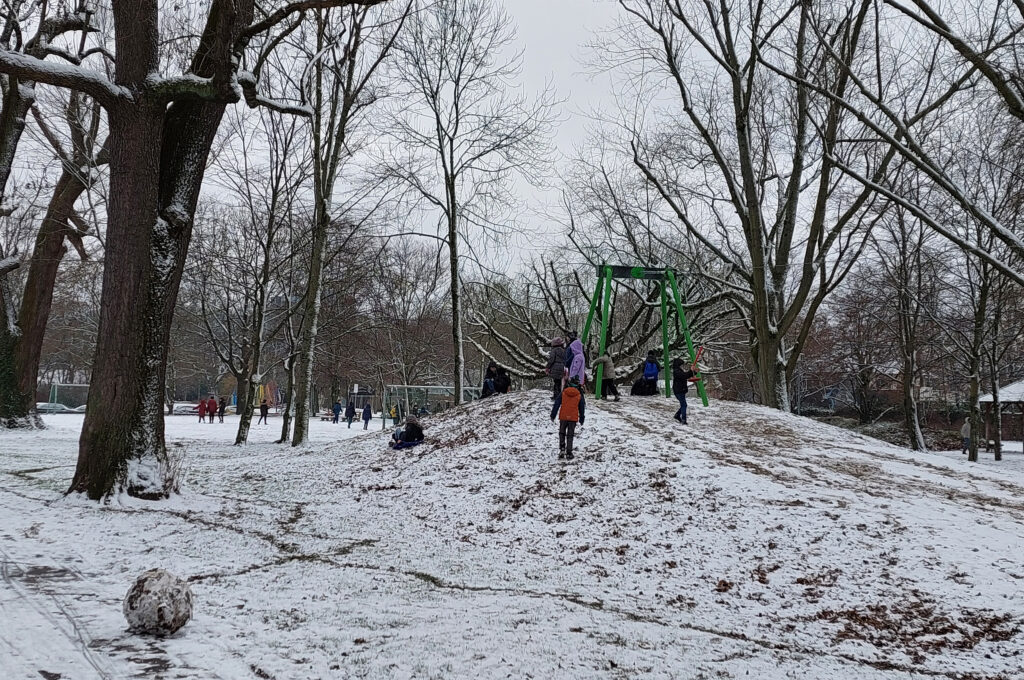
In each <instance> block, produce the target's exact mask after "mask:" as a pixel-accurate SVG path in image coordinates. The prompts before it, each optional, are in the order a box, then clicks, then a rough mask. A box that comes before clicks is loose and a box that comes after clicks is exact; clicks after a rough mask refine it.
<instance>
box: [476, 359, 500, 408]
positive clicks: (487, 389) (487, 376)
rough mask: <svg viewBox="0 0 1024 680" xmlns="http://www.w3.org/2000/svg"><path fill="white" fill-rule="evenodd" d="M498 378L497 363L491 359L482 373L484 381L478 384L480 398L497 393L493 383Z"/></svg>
mask: <svg viewBox="0 0 1024 680" xmlns="http://www.w3.org/2000/svg"><path fill="white" fill-rule="evenodd" d="M497 379H498V365H497V364H496V363H494V362H493V361H492V362H491V363H490V365H489V366H487V372H486V373H484V382H483V385H481V386H480V398H481V399H483V398H485V397H489V396H491V395H492V394H497V393H498V390H497V388H496V387H495V385H494V381H495V380H497Z"/></svg>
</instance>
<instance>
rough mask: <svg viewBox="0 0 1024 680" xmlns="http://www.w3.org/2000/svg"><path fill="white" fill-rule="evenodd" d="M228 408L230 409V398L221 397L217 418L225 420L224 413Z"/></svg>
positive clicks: (221, 420)
mask: <svg viewBox="0 0 1024 680" xmlns="http://www.w3.org/2000/svg"><path fill="white" fill-rule="evenodd" d="M227 410H228V400H227V399H225V398H224V397H221V398H220V401H219V402H218V403H217V418H218V419H219V420H220V422H222V423H223V422H224V413H225V412H226V411H227Z"/></svg>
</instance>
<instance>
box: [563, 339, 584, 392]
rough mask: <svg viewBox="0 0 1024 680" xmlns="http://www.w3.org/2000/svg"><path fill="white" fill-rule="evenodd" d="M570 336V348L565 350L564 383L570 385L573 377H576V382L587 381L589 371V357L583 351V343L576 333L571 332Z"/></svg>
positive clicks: (581, 383) (582, 382)
mask: <svg viewBox="0 0 1024 680" xmlns="http://www.w3.org/2000/svg"><path fill="white" fill-rule="evenodd" d="M569 337H570V338H571V342H570V343H569V349H567V350H566V351H565V376H564V382H563V385H568V384H569V381H570V380H571V379H572V378H576V382H578V383H579V384H580V385H583V384H584V383H586V381H587V378H586V373H587V357H586V355H585V354H584V353H583V343H582V342H580V339H579V338H577V337H576V334H575V333H570V334H569Z"/></svg>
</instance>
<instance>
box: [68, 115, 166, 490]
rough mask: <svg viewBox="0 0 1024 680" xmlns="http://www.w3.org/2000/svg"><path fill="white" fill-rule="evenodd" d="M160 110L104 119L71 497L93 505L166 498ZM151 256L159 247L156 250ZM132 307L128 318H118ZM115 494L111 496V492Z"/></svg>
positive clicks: (163, 232)
mask: <svg viewBox="0 0 1024 680" xmlns="http://www.w3.org/2000/svg"><path fill="white" fill-rule="evenodd" d="M163 117H164V112H163V109H162V107H156V106H150V107H142V106H140V107H124V108H122V109H115V110H113V111H111V112H110V115H109V125H110V137H111V145H110V153H111V157H110V170H111V172H110V202H109V203H108V206H107V214H108V223H107V243H106V255H105V259H106V263H107V264H106V266H105V267H104V269H103V295H102V300H101V307H100V323H99V332H98V336H97V341H96V355H95V356H96V358H95V361H94V363H93V372H92V380H91V388H90V390H89V400H88V406H87V409H86V416H85V422H84V424H83V426H82V434H81V439H80V441H79V454H78V466H77V469H76V471H75V477H74V479H73V480H72V482H71V488H70V489H69V491H71V492H85V493H86V494H87V495H88V496H89V497H90V498H93V499H100V498H103V497H105V496H107V495H109V494H110V493H111V492H113V491H115V487H119V486H123V489H124V490H125V491H126V492H127V493H128V494H129V495H133V496H138V497H141V498H162V497H166V496H167V495H168V493H169V492H170V490H171V489H170V480H169V479H168V474H167V472H168V469H167V451H166V448H165V446H164V436H163V435H164V420H163V408H162V406H163V392H164V389H163V388H164V381H163V375H164V364H165V362H166V342H164V343H163V344H162V347H163V350H164V351H163V353H161V351H160V350H161V342H160V340H161V338H162V337H166V335H167V329H164V328H163V322H162V321H163V316H164V314H163V304H164V303H165V302H166V297H167V290H166V289H167V283H169V280H170V278H171V276H172V273H173V272H172V271H169V270H168V267H167V266H165V264H164V263H163V262H154V255H157V254H165V255H166V257H167V258H168V259H169V261H170V262H169V263H168V264H171V265H173V263H174V259H173V252H172V251H173V240H172V236H171V233H170V226H169V225H168V224H167V223H166V221H164V220H163V218H162V217H160V215H159V207H160V190H159V178H160V150H161V139H162V132H163ZM157 249H159V250H157ZM126 310H131V313H126ZM117 490H119V489H117Z"/></svg>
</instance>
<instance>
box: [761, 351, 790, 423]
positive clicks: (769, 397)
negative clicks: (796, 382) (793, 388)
mask: <svg viewBox="0 0 1024 680" xmlns="http://www.w3.org/2000/svg"><path fill="white" fill-rule="evenodd" d="M765 335H766V336H767V337H760V336H757V335H756V334H755V337H754V339H753V342H754V344H755V346H754V351H753V359H754V368H755V369H756V371H757V387H758V391H759V392H760V395H761V403H763V404H764V405H765V406H770V407H771V408H776V409H779V410H781V411H789V410H790V404H789V383H788V381H787V377H786V360H785V345H784V344H783V341H782V340H780V339H777V338H774V337H771V334H769V333H767V332H766V334H765Z"/></svg>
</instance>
